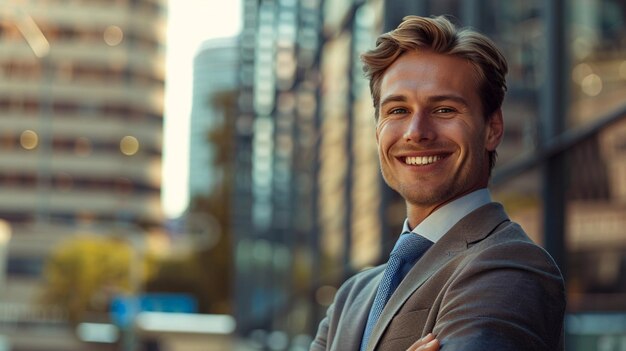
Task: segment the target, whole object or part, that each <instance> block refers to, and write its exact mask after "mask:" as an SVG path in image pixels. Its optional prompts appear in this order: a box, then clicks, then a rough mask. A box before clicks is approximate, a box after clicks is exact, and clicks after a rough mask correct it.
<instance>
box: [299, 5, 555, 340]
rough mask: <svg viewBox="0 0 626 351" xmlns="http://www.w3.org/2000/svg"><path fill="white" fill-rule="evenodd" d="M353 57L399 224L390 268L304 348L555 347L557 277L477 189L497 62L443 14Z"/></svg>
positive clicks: (361, 281)
mask: <svg viewBox="0 0 626 351" xmlns="http://www.w3.org/2000/svg"><path fill="white" fill-rule="evenodd" d="M362 60H363V63H364V69H365V72H366V74H367V76H368V78H369V79H370V88H371V93H372V98H373V103H374V107H375V114H376V116H375V117H376V123H377V127H376V140H377V142H378V154H379V159H380V167H381V171H382V174H383V178H384V179H385V181H386V183H387V184H388V185H389V186H390V187H391V188H392V189H394V190H395V191H397V192H398V193H399V194H400V195H401V196H402V197H403V198H404V200H405V202H406V209H407V218H406V221H405V224H404V230H403V233H402V234H401V235H400V237H399V239H398V241H397V243H396V246H395V247H394V250H393V251H392V252H391V254H390V258H389V261H388V263H387V264H385V265H381V266H379V267H376V268H373V269H370V270H366V271H364V272H361V273H359V274H357V275H355V276H354V277H352V278H351V279H349V280H348V281H347V282H345V283H344V284H343V286H342V287H341V288H340V289H339V291H338V292H337V295H336V296H335V301H334V302H333V304H332V305H331V307H330V308H329V310H328V313H327V317H326V318H325V319H324V320H323V321H322V322H321V323H320V326H319V330H318V333H317V336H316V338H315V340H314V342H313V344H312V345H311V350H341V351H349V350H355V351H356V350H362V351H364V350H389V351H392V350H393V351H397V350H407V349H409V350H428V351H431V350H437V349H440V350H507V351H510V350H524V351H528V350H545V351H548V350H549V351H553V350H562V349H563V340H562V337H563V334H562V332H563V330H562V328H563V315H564V311H565V293H564V286H563V279H562V277H561V274H560V272H559V270H558V268H557V267H556V265H555V263H554V261H553V260H552V258H551V257H550V256H549V255H548V253H547V252H545V250H543V249H542V248H541V247H539V246H537V245H536V244H534V243H533V242H532V241H531V240H530V239H529V238H528V236H527V235H526V234H525V233H524V231H523V230H522V228H520V226H519V225H517V224H516V223H513V222H511V221H510V220H509V218H508V216H507V215H506V213H505V211H504V209H503V207H502V206H501V205H500V204H498V203H495V202H492V200H491V195H490V193H489V190H488V189H487V186H488V183H489V176H490V174H491V169H492V168H493V166H494V164H495V159H496V147H497V146H498V144H499V143H500V141H501V140H502V136H503V130H504V123H503V116H502V111H501V105H502V101H503V99H504V94H505V92H506V82H505V75H506V73H507V64H506V60H505V58H504V57H503V55H502V54H501V53H500V52H499V50H498V49H497V48H496V47H495V45H494V44H493V42H492V41H491V40H489V39H488V38H486V37H485V36H483V35H481V34H479V33H477V32H475V31H472V30H469V29H464V30H458V29H457V28H456V27H455V26H454V25H453V24H451V23H450V22H449V21H448V20H447V19H446V18H444V17H436V18H424V17H417V16H408V17H406V18H405V19H404V21H403V22H402V23H401V24H400V26H399V27H398V28H397V29H396V30H394V31H391V32H389V33H386V34H383V35H381V36H380V37H379V38H378V41H377V45H376V48H375V49H373V50H371V51H369V52H367V53H365V54H364V55H363V56H362ZM433 335H434V337H436V339H434V338H433Z"/></svg>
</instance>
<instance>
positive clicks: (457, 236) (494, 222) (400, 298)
mask: <svg viewBox="0 0 626 351" xmlns="http://www.w3.org/2000/svg"><path fill="white" fill-rule="evenodd" d="M506 220H508V217H507V215H506V213H505V212H504V209H503V208H502V205H500V204H498V203H490V204H487V205H485V206H483V207H480V208H478V209H476V210H475V211H474V212H472V213H470V214H468V215H467V216H465V217H464V218H463V219H461V220H460V221H459V222H458V223H457V224H455V225H454V227H452V228H451V229H450V231H448V232H447V233H446V234H445V235H444V236H443V237H442V238H441V240H440V241H439V242H437V243H436V244H435V245H433V246H432V247H431V248H430V249H429V250H428V251H426V253H425V254H424V256H422V258H420V260H419V261H418V262H417V263H416V264H415V265H414V266H413V268H411V270H410V271H409V273H408V274H407V275H406V277H405V278H404V279H403V280H402V282H401V283H400V285H399V286H398V289H396V291H395V292H394V293H393V295H391V298H390V299H389V301H388V302H387V305H385V308H384V309H383V312H382V314H381V315H380V318H379V319H378V322H377V323H376V325H375V326H374V329H373V330H372V334H371V336H370V341H369V343H368V347H367V350H368V351H373V350H374V349H375V348H376V345H377V344H378V342H379V341H380V338H381V337H382V335H383V333H384V332H385V330H386V329H387V326H388V325H389V323H390V322H391V320H392V319H393V317H394V316H395V314H396V313H397V312H398V310H399V309H400V308H401V307H402V305H403V304H404V303H405V302H406V300H407V299H408V298H409V297H410V296H411V294H413V292H414V291H415V290H416V289H417V288H419V287H420V286H421V285H422V284H423V283H424V282H425V281H426V280H427V279H428V278H430V277H431V276H432V275H433V274H434V273H435V272H436V271H437V270H438V269H439V268H440V267H442V266H444V265H445V264H446V263H447V262H448V261H450V260H451V259H452V258H453V257H454V256H456V255H457V254H458V253H459V252H462V251H464V250H467V247H468V244H471V243H474V242H477V241H480V240H482V239H484V238H485V237H486V236H488V235H489V234H490V233H491V232H492V231H493V230H494V229H495V228H496V227H497V226H498V225H499V224H500V223H502V222H503V221H506ZM370 304H371V303H370ZM365 318H366V319H367V316H366V317H365Z"/></svg>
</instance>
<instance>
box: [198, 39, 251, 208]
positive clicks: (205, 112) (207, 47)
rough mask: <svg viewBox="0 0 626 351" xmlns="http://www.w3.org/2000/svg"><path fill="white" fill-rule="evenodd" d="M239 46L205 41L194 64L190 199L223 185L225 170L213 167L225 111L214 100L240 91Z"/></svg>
mask: <svg viewBox="0 0 626 351" xmlns="http://www.w3.org/2000/svg"><path fill="white" fill-rule="evenodd" d="M238 67H239V43H238V40H237V38H235V37H233V38H219V39H209V40H207V41H205V42H204V43H203V44H202V45H201V46H200V48H199V49H198V51H197V53H196V56H195V57H194V62H193V96H192V105H191V121H190V127H189V129H190V130H189V198H190V199H193V198H194V197H196V196H207V195H209V194H211V193H212V192H213V190H214V189H215V188H216V187H219V185H220V184H221V183H222V182H223V179H224V170H223V169H221V168H218V167H214V163H215V158H216V153H217V152H218V151H219V150H216V147H215V146H213V145H212V144H211V143H210V141H211V140H210V139H209V138H210V137H211V135H212V133H215V131H216V130H217V129H218V128H219V127H221V126H222V125H224V123H225V116H224V111H223V109H220V108H218V107H219V106H216V105H218V104H217V102H216V101H215V99H216V97H217V96H219V94H220V93H223V92H232V91H234V90H235V89H236V88H237V84H238V82H237V68H238Z"/></svg>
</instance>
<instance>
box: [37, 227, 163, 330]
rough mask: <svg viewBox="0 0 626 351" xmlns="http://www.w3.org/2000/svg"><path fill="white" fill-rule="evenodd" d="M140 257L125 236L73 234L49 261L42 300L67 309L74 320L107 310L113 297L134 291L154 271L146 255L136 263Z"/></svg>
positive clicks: (54, 252) (47, 262)
mask: <svg viewBox="0 0 626 351" xmlns="http://www.w3.org/2000/svg"><path fill="white" fill-rule="evenodd" d="M138 258H139V256H138V253H137V252H136V251H135V249H134V248H133V246H132V245H131V244H130V242H129V241H128V240H125V239H123V238H115V237H106V236H97V235H79V236H75V237H72V238H71V239H69V240H66V241H65V242H63V243H62V244H61V245H59V246H58V247H57V248H56V249H54V250H53V252H52V254H51V255H50V257H49V258H48V260H47V261H46V265H45V268H44V279H45V285H44V289H43V294H42V301H43V302H44V303H46V304H53V305H56V306H59V307H61V308H64V309H66V310H67V313H68V315H69V318H70V321H71V322H74V323H76V322H78V321H80V320H81V318H83V317H84V315H85V314H86V313H88V312H106V311H107V310H108V307H109V302H110V300H111V297H113V296H114V295H117V294H123V293H129V292H134V291H133V290H136V289H137V288H138V287H139V286H140V285H139V284H142V282H143V281H144V280H145V279H146V275H147V274H148V273H149V272H150V271H151V270H150V269H148V267H147V266H146V264H147V261H146V260H145V259H144V260H142V261H141V262H142V263H141V264H137V262H138V261H137V259H138ZM133 270H135V272H136V274H134V273H133V272H134V271H133ZM135 277H136V278H135Z"/></svg>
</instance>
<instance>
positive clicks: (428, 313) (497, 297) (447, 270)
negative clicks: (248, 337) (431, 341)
mask: <svg viewBox="0 0 626 351" xmlns="http://www.w3.org/2000/svg"><path fill="white" fill-rule="evenodd" d="M384 269H385V265H382V266H378V267H376V268H372V269H370V270H366V271H364V272H360V273H358V274H356V275H355V276H353V277H352V278H350V279H349V280H348V281H346V282H345V283H344V284H343V285H342V286H341V288H340V289H339V291H338V292H337V294H336V296H335V300H334V302H333V304H332V305H331V306H330V308H329V309H328V312H327V316H326V318H324V320H322V322H321V323H320V326H319V329H318V333H317V336H316V338H315V340H314V341H313V344H312V345H311V350H314V351H318V350H337V351H339V350H341V351H351V350H359V347H360V343H361V338H362V336H363V329H364V328H365V323H366V321H367V316H368V313H369V310H370V307H371V305H372V302H373V301H374V295H375V294H376V289H377V287H378V283H379V281H380V279H381V277H382V274H383V271H384ZM564 290H565V289H564V284H563V278H562V276H561V273H560V271H559V270H558V268H557V266H556V265H555V263H554V261H553V260H552V258H551V257H550V255H548V253H547V252H546V251H545V250H543V249H542V248H541V247H539V246H537V245H536V244H534V243H533V242H532V241H531V240H530V239H529V238H528V236H527V235H526V234H525V233H524V231H523V230H522V229H521V228H520V226H519V225H517V224H516V223H513V222H511V221H510V220H509V219H508V217H507V215H506V213H505V212H504V209H503V208H502V206H501V205H500V204H497V203H491V204H488V205H485V206H483V207H481V208H479V209H477V210H475V211H474V212H472V213H470V214H469V215H467V216H466V217H464V218H463V219H462V220H461V221H459V222H458V223H457V224H456V225H455V226H454V227H453V228H452V229H450V231H449V232H448V233H446V234H445V235H444V236H443V238H441V240H440V241H439V242H437V243H436V244H435V245H433V246H432V247H431V248H430V249H429V250H428V251H427V252H426V253H425V254H424V256H423V257H422V258H421V259H420V260H419V261H418V262H417V263H416V264H415V265H414V266H413V268H412V269H411V270H410V271H409V273H408V274H407V276H406V277H405V278H404V280H403V281H402V282H401V283H400V285H399V286H398V289H397V290H396V291H395V292H394V294H393V295H392V296H391V298H390V299H389V302H388V303H387V305H386V306H385V309H384V310H383V312H382V315H381V316H380V319H379V320H378V322H377V324H376V326H375V327H374V329H373V331H372V334H371V337H370V340H369V344H368V347H367V350H368V351H372V350H389V351H398V350H406V349H407V348H408V347H409V346H410V345H411V344H413V343H414V342H415V341H416V340H417V339H419V338H420V337H422V336H424V335H426V334H428V333H429V332H432V333H434V334H435V335H436V337H437V338H438V339H439V340H440V342H441V350H442V351H448V350H495V351H497V350H506V351H511V350H520V351H521V350H524V351H528V350H545V351H554V350H562V349H563V343H562V340H563V334H562V332H563V331H562V328H563V315H564V312H565V291H564Z"/></svg>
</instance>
